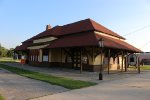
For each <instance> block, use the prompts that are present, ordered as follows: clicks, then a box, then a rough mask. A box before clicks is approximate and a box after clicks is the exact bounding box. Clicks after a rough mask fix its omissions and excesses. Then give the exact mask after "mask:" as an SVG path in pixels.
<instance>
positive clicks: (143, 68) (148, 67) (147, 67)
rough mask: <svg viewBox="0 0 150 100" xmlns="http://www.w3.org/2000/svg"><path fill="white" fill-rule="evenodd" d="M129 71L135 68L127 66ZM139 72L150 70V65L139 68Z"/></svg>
mask: <svg viewBox="0 0 150 100" xmlns="http://www.w3.org/2000/svg"><path fill="white" fill-rule="evenodd" d="M129 68H130V69H136V67H135V66H129ZM140 69H141V70H150V65H144V66H140Z"/></svg>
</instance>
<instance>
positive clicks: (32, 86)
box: [0, 69, 69, 100]
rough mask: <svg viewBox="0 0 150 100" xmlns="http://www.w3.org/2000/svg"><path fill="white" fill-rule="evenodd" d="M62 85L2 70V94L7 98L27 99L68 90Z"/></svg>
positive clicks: (0, 80)
mask: <svg viewBox="0 0 150 100" xmlns="http://www.w3.org/2000/svg"><path fill="white" fill-rule="evenodd" d="M68 90H69V89H66V88H64V87H61V86H56V85H51V84H49V83H46V82H42V81H38V80H34V79H30V78H26V77H23V76H19V75H16V74H14V73H11V72H9V71H7V70H4V69H1V70H0V94H1V95H2V96H3V97H4V98H5V99H6V100H26V99H31V98H37V97H41V96H45V95H51V94H56V93H60V92H65V91H68Z"/></svg>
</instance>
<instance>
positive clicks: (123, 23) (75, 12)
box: [0, 0, 150, 52]
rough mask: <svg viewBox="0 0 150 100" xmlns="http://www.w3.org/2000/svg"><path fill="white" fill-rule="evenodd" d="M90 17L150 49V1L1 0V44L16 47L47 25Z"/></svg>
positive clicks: (142, 47) (129, 40) (139, 46)
mask: <svg viewBox="0 0 150 100" xmlns="http://www.w3.org/2000/svg"><path fill="white" fill-rule="evenodd" d="M87 18H91V19H93V20H94V21H96V22H98V23H100V24H102V25H103V26H105V27H107V28H108V29H111V30H112V31H114V32H116V33H118V34H119V35H121V36H124V37H125V38H126V41H127V42H128V43H130V44H132V45H134V46H135V47H137V48H140V49H141V50H143V51H145V52H150V0H0V43H1V45H2V46H4V47H6V48H8V49H9V48H15V47H16V46H18V45H21V42H23V41H25V40H26V39H29V38H31V37H32V36H34V35H37V34H38V33H40V32H42V31H44V30H45V27H46V25H48V24H50V25H51V26H52V27H54V26H56V25H65V24H69V23H72V22H76V21H79V20H83V19H87ZM147 26H148V27H147ZM144 27H146V28H144ZM136 30H138V31H136ZM129 33H131V34H129ZM126 34H129V35H126Z"/></svg>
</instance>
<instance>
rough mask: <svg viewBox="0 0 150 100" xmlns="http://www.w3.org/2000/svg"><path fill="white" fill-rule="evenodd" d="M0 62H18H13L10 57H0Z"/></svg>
mask: <svg viewBox="0 0 150 100" xmlns="http://www.w3.org/2000/svg"><path fill="white" fill-rule="evenodd" d="M0 62H19V60H14V59H13V58H10V57H0Z"/></svg>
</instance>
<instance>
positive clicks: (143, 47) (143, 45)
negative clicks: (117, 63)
mask: <svg viewBox="0 0 150 100" xmlns="http://www.w3.org/2000/svg"><path fill="white" fill-rule="evenodd" d="M149 43H150V41H148V42H147V43H145V44H144V45H143V46H142V47H141V48H140V49H142V48H144V47H145V46H146V45H148V44H149Z"/></svg>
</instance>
